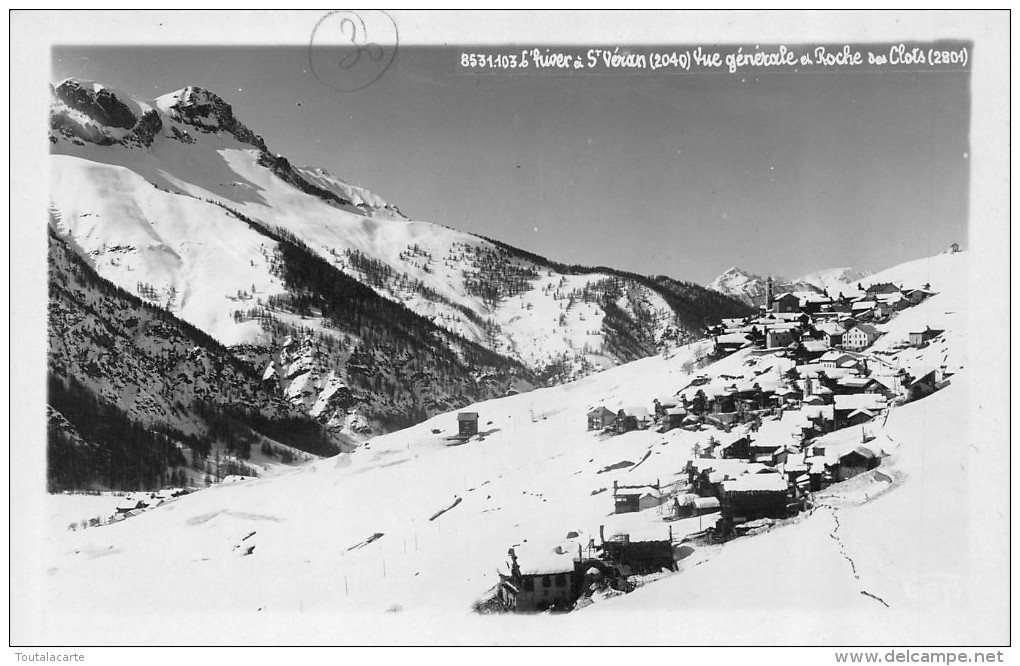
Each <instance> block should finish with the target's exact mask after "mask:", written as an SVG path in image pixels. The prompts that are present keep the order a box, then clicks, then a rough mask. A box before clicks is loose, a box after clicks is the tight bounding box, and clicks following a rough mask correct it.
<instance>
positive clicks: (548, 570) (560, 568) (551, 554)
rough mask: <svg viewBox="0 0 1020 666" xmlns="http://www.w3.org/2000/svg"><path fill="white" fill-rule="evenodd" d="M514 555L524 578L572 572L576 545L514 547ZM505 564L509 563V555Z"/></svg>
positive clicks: (524, 545) (526, 545)
mask: <svg viewBox="0 0 1020 666" xmlns="http://www.w3.org/2000/svg"><path fill="white" fill-rule="evenodd" d="M514 553H515V554H516V555H517V566H518V567H520V569H521V574H523V575H525V576H536V575H543V574H557V573H566V572H572V571H573V570H574V555H575V554H576V553H577V545H576V544H574V545H573V546H572V547H571V545H570V544H559V545H557V546H550V544H542V545H539V544H534V545H532V544H522V545H519V546H514ZM507 562H508V564H509V562H510V556H509V555H507Z"/></svg>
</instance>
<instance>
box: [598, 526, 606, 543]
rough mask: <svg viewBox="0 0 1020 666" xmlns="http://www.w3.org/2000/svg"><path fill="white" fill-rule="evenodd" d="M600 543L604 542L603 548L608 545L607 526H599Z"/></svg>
mask: <svg viewBox="0 0 1020 666" xmlns="http://www.w3.org/2000/svg"><path fill="white" fill-rule="evenodd" d="M599 541H601V542H602V545H603V546H604V545H606V526H605V525H599Z"/></svg>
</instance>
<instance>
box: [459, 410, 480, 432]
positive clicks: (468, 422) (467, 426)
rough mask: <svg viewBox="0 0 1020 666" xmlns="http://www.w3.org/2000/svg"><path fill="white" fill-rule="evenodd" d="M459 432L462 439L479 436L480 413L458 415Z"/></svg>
mask: <svg viewBox="0 0 1020 666" xmlns="http://www.w3.org/2000/svg"><path fill="white" fill-rule="evenodd" d="M457 432H458V434H459V435H460V436H461V437H471V436H472V435H477V434H478V412H461V413H459V414H457Z"/></svg>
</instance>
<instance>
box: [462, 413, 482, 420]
mask: <svg viewBox="0 0 1020 666" xmlns="http://www.w3.org/2000/svg"><path fill="white" fill-rule="evenodd" d="M457 420H458V421H477V420H478V412H460V413H459V414H457Z"/></svg>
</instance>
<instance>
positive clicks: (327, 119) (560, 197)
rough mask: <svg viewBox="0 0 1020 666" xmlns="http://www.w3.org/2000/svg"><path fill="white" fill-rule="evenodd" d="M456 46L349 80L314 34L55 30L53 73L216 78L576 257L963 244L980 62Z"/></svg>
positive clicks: (282, 149)
mask: <svg viewBox="0 0 1020 666" xmlns="http://www.w3.org/2000/svg"><path fill="white" fill-rule="evenodd" d="M458 54H459V50H457V49H453V48H425V47H418V48H405V49H401V50H400V51H399V52H398V54H397V56H396V59H395V61H394V62H393V65H392V66H391V67H390V68H389V69H388V70H387V71H386V73H385V74H384V75H383V76H382V77H381V78H380V79H379V80H378V81H377V82H375V83H374V84H372V85H370V86H368V87H366V88H364V89H362V90H360V91H357V92H350V93H342V92H338V91H337V90H334V89H332V88H330V87H327V86H325V85H323V84H322V83H321V82H320V81H318V80H317V79H316V78H315V77H314V76H313V75H312V73H311V71H310V65H309V51H308V48H307V47H280V46H277V47H251V48H212V47H209V48H206V47H193V46H185V47H179V48H177V47H106V48H100V47H57V48H55V49H54V51H53V70H54V71H53V79H54V81H59V80H61V79H63V78H65V77H68V76H78V77H81V78H88V79H94V80H98V81H101V82H103V83H105V84H106V85H109V86H112V87H115V88H121V89H124V90H125V91H127V92H130V93H132V94H134V95H136V96H138V97H142V98H152V97H155V96H158V95H160V94H163V93H165V92H170V91H173V90H176V89H179V88H182V87H184V86H186V85H199V86H202V87H206V88H209V89H210V90H213V91H214V92H216V93H217V94H219V95H220V96H221V97H223V98H224V99H225V100H226V101H227V102H229V103H230V104H231V105H233V107H234V113H235V115H236V116H237V117H238V118H239V119H240V120H241V121H242V122H243V123H245V124H246V125H247V126H248V127H250V128H251V129H252V130H253V131H255V132H256V133H258V134H261V135H262V136H263V137H264V138H265V140H266V142H267V144H268V145H269V147H270V149H271V150H274V151H275V152H278V153H281V154H283V155H285V156H287V157H288V158H290V159H291V161H292V162H293V163H295V164H307V165H316V166H322V167H325V168H326V169H328V170H329V171H331V172H332V173H334V174H335V175H337V176H339V177H341V178H344V179H345V180H348V181H350V182H353V183H356V184H360V185H363V186H365V187H367V188H369V189H371V190H372V191H374V192H376V193H378V194H380V195H381V196H383V197H384V198H386V199H387V200H388V201H390V202H392V203H395V204H396V205H398V206H399V207H400V208H401V210H402V211H403V212H404V213H405V214H407V215H408V216H410V217H412V218H415V219H421V220H427V221H430V222H436V223H440V224H444V225H447V226H451V227H454V228H457V229H461V230H464V231H469V232H473V233H478V234H482V235H485V236H490V237H494V238H498V239H500V240H503V241H506V242H508V243H511V244H513V245H516V246H519V247H522V248H525V249H527V250H531V251H533V252H537V253H539V254H543V255H545V256H548V257H550V258H552V259H556V260H560V261H565V262H569V263H582V264H588V265H609V266H614V267H617V268H621V269H626V270H631V271H635V272H640V273H645V274H660V273H661V274H667V275H670V276H672V277H676V278H679V279H686V280H692V281H695V282H700V283H705V282H708V281H710V280H711V279H712V278H714V277H715V276H716V275H718V274H719V273H721V272H723V271H724V270H726V269H727V268H729V267H730V266H733V265H737V266H740V267H742V268H746V269H747V270H750V271H752V272H755V273H759V274H765V273H773V274H779V275H784V276H787V277H796V276H798V275H801V274H804V273H807V272H810V271H813V270H817V269H822V268H831V267H836V266H852V267H855V268H865V269H871V270H880V269H882V268H886V267H888V266H891V265H894V264H897V263H900V262H903V261H906V260H910V259H915V258H918V257H921V256H925V255H928V254H933V253H935V252H938V251H941V250H942V249H944V248H945V247H947V246H948V245H949V244H950V243H952V242H959V243H961V244H965V243H966V234H967V209H968V200H967V199H968V178H969V177H968V173H969V164H968V158H969V150H970V149H969V143H968V123H969V107H970V94H969V75H968V74H966V73H944V72H943V73H932V72H925V73H919V72H893V71H885V72H877V73H876V72H864V71H860V72H849V73H848V72H843V73H806V72H802V73H800V74H787V73H773V74H746V73H745V74H740V73H738V74H736V75H731V74H728V73H720V74H699V75H689V76H683V75H669V74H666V75H655V74H620V75H608V74H603V75H593V74H587V75H540V74H534V73H529V74H527V75H473V74H465V73H461V72H458V70H457V68H456V66H455V63H456V59H457V57H458Z"/></svg>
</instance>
